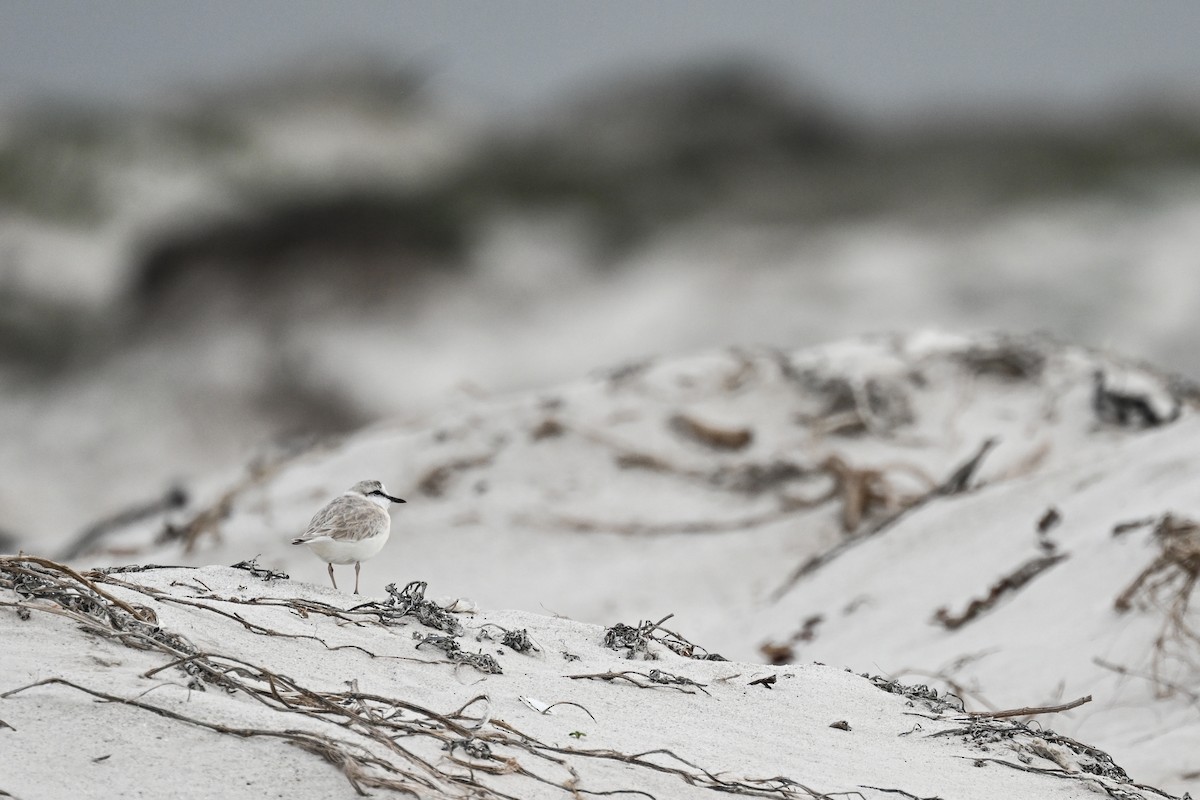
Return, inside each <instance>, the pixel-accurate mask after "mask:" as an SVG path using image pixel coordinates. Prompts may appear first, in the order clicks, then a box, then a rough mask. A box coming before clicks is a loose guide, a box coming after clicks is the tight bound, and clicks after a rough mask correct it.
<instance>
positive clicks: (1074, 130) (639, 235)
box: [457, 64, 1200, 255]
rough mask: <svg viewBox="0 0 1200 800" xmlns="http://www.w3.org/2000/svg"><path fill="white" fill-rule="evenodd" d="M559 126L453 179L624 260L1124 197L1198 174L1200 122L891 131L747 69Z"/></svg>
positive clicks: (1119, 117)
mask: <svg viewBox="0 0 1200 800" xmlns="http://www.w3.org/2000/svg"><path fill="white" fill-rule="evenodd" d="M564 117H565V121H562V120H553V121H551V122H549V123H547V124H544V125H542V126H540V127H537V128H535V129H534V130H532V131H530V132H524V133H522V134H518V135H514V134H501V135H498V136H496V137H493V138H492V139H491V140H490V141H488V142H487V143H485V144H484V146H483V147H481V148H480V150H479V151H478V152H477V153H476V154H475V155H474V157H473V158H472V159H471V160H470V161H469V162H468V163H467V165H466V166H465V167H464V168H463V170H462V171H461V172H460V174H459V175H458V176H457V181H458V184H457V187H458V189H457V190H458V191H459V192H461V193H462V194H463V196H464V197H465V198H467V199H468V200H469V202H472V203H476V204H479V205H481V206H482V207H485V208H504V207H515V208H525V209H529V210H538V209H546V208H555V207H562V206H563V205H566V206H569V207H573V208H575V209H577V210H580V211H582V212H584V213H585V214H586V215H587V216H588V217H589V218H590V219H591V220H592V221H593V222H594V223H595V224H596V226H597V228H598V230H599V231H600V232H601V237H602V240H603V241H604V242H605V244H606V245H608V246H609V247H610V248H612V250H613V251H615V254H618V255H619V253H620V252H621V251H623V250H625V249H627V248H629V247H633V246H636V245H637V244H639V243H640V242H642V241H644V240H645V239H646V238H648V237H650V236H653V235H654V234H655V233H656V232H657V231H659V230H660V229H661V228H663V227H664V226H670V225H673V224H677V223H686V222H688V221H690V220H695V219H708V218H721V219H729V220H742V221H749V222H759V223H768V224H785V225H787V224H820V223H824V222H829V221H832V220H836V219H842V218H846V217H862V216H875V215H883V214H926V215H928V214H935V215H964V214H969V213H980V212H986V211H988V210H992V209H994V208H996V207H997V206H1000V205H1005V204H1014V203H1019V202H1023V201H1028V200H1035V199H1058V198H1066V197H1072V196H1077V195H1082V194H1105V193H1112V194H1116V195H1126V194H1128V193H1130V192H1137V191H1139V190H1141V189H1143V188H1145V186H1146V184H1147V183H1149V182H1150V181H1152V180H1155V179H1158V178H1160V177H1162V176H1163V175H1166V174H1178V175H1182V174H1186V173H1189V172H1190V173H1193V174H1194V173H1196V172H1197V171H1198V170H1200V118H1198V117H1197V116H1195V115H1193V116H1190V117H1189V116H1187V115H1185V114H1181V113H1173V112H1171V111H1169V110H1164V109H1159V108H1154V107H1148V108H1136V109H1128V110H1125V111H1122V112H1121V113H1119V114H1114V115H1113V116H1112V117H1110V118H1109V119H1106V120H1100V121H1098V122H1097V123H1095V124H1091V123H1089V124H1087V125H1082V124H1081V125H1079V126H1078V127H1067V126H1065V125H1062V124H1054V123H1051V122H1039V121H1037V120H1020V119H1014V120H1013V121H1012V122H1010V123H1007V124H1002V125H997V124H994V123H982V122H981V123H976V124H971V123H968V122H964V121H956V122H948V121H946V120H939V119H931V120H929V121H928V122H927V123H925V124H923V125H919V126H916V127H915V129H913V130H909V131H907V132H903V133H886V132H879V131H872V130H868V129H866V128H863V127H859V126H856V125H854V124H852V123H850V122H848V121H847V120H844V119H842V118H840V117H839V116H838V115H837V114H836V113H834V112H833V111H832V110H831V109H829V108H828V107H826V106H825V105H823V104H821V103H820V102H818V101H816V100H814V99H813V98H811V97H807V96H804V95H800V94H797V93H795V92H794V91H792V90H791V89H790V88H789V87H788V86H787V84H785V83H784V82H782V81H781V80H779V79H777V78H776V77H774V76H773V75H771V74H770V73H767V72H763V71H761V70H758V69H756V68H753V67H747V66H744V65H736V64H735V65H726V66H725V67H722V68H704V69H699V70H692V71H687V70H685V71H682V72H679V73H676V74H675V75H673V76H670V77H669V78H667V79H658V80H650V81H647V82H646V83H644V84H641V85H638V86H635V87H632V88H627V89H624V90H621V91H610V92H601V93H598V94H597V95H596V96H595V97H593V98H591V99H585V100H584V101H582V102H580V103H578V104H577V105H575V106H574V107H573V108H572V109H570V110H569V111H568V112H565V113H564Z"/></svg>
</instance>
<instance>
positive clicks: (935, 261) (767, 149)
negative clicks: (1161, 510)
mask: <svg viewBox="0 0 1200 800" xmlns="http://www.w3.org/2000/svg"><path fill="white" fill-rule="evenodd" d="M0 9H2V11H0V17H2V24H0V441H3V446H2V447H0V528H2V529H3V530H4V533H2V534H0V535H4V536H6V537H7V538H8V544H9V545H12V544H13V543H16V544H19V545H20V546H22V547H25V548H26V549H32V550H41V549H43V548H48V549H49V548H53V547H56V546H59V545H60V544H62V543H63V542H65V541H67V540H69V539H71V538H73V537H74V536H75V535H76V534H77V533H78V532H79V530H80V529H81V528H83V527H84V526H85V525H86V524H87V523H89V522H91V521H93V520H95V519H96V518H98V517H102V516H104V515H107V514H112V513H116V512H118V511H121V510H122V509H125V508H127V507H129V506H130V505H132V504H137V503H142V502H147V501H153V500H154V499H155V498H158V497H162V496H164V495H165V494H166V493H167V492H168V491H169V490H170V489H171V488H172V487H175V486H185V487H186V486H187V485H188V484H189V482H191V481H195V480H197V479H199V478H201V477H202V476H206V475H210V474H212V473H213V472H214V471H217V470H220V469H225V468H230V467H233V466H235V465H238V464H240V463H243V461H244V460H245V459H246V458H248V457H249V456H251V455H252V454H254V453H261V452H263V451H264V449H267V448H271V447H289V446H294V445H295V443H297V442H306V441H311V439H312V438H313V437H320V436H328V435H335V434H338V433H342V432H345V431H349V430H353V429H356V428H358V427H361V426H363V425H368V424H371V423H374V422H377V421H381V420H386V419H397V418H400V419H411V418H417V417H419V416H420V415H422V414H424V413H427V412H429V411H431V410H433V409H436V408H438V407H440V406H442V405H444V404H446V403H452V402H455V401H456V400H459V399H462V398H469V397H472V396H476V395H478V394H481V393H497V392H506V391H512V390H519V389H524V388H536V387H539V386H545V385H548V384H550V383H552V382H558V381H564V380H569V379H571V378H574V377H578V376H582V375H585V374H588V373H590V372H593V371H595V370H597V369H601V368H605V367H610V366H613V365H614V364H619V363H621V362H627V361H630V360H636V359H640V358H644V357H647V356H652V355H656V354H661V353H677V352H683V351H690V350H696V349H700V348H706V347H719V346H725V345H731V344H759V343H762V344H771V345H779V346H787V347H794V346H800V345H804V344H809V343H816V342H821V341H826V340H830V339H836V338H840V337H844V336H849V335H855V334H860V333H866V332H873V331H880V330H893V329H899V330H908V329H913V328H920V327H926V326H940V327H947V328H952V329H965V330H979V329H1004V330H1010V331H1016V332H1021V331H1034V330H1041V331H1048V332H1050V333H1052V334H1054V335H1056V336H1059V337H1062V338H1064V339H1070V340H1074V341H1078V342H1081V343H1084V344H1090V345H1095V346H1102V347H1112V348H1115V349H1118V350H1120V351H1123V352H1125V353H1127V354H1131V355H1134V356H1137V357H1141V358H1145V359H1148V360H1153V361H1155V362H1158V363H1159V364H1160V365H1162V366H1165V367H1167V368H1169V369H1173V370H1178V371H1181V372H1184V373H1187V374H1190V375H1192V376H1196V375H1200V355H1198V354H1197V350H1196V348H1195V347H1194V342H1195V341H1196V340H1197V335H1198V334H1200V322H1198V320H1200V313H1198V312H1200V83H1198V80H1200V79H1198V77H1197V76H1200V48H1196V47H1195V32H1196V31H1197V30H1200V6H1196V5H1194V4H1190V3H1183V2H1159V3H1154V4H1132V3H1123V2H1117V1H1116V0H1104V1H1103V2H1063V3H1055V4H1053V5H1050V6H1047V5H1045V4H1043V3H1036V2H1026V1H1024V0H1022V1H1020V2H1011V3H1006V4H1003V5H992V4H983V3H960V2H949V1H945V2H940V1H939V2H917V3H906V4H879V3H866V2H848V3H829V4H815V3H812V4H810V3H777V2H761V3H755V4H753V5H750V6H745V5H743V4H735V3H717V2H692V1H689V2H680V1H674V0H673V1H672V2H660V3H655V4H653V5H652V6H646V5H645V4H642V3H634V2H607V3H602V4H589V5H585V4H576V3H572V4H559V3H555V2H550V0H536V1H535V0H526V1H525V2H514V3H503V4H494V3H486V2H465V3H453V4H451V3H440V2H438V3H435V2H405V3H390V2H389V3H384V2H356V3H352V4H331V3H316V2H291V1H289V0H260V1H259V2H256V3H252V4H242V3H233V2H210V3H203V4H199V3H183V2H158V3H152V4H147V3H118V2H104V3H82V4H81V3H72V2H60V1H59V0H44V1H43V2H38V3H18V2H5V3H3V4H2V5H0ZM3 545H4V543H3V542H0V550H3V549H5V548H4V546H3Z"/></svg>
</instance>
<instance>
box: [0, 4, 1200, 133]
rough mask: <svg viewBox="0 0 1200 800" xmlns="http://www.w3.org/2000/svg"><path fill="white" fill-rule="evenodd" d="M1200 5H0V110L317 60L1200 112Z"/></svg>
mask: <svg viewBox="0 0 1200 800" xmlns="http://www.w3.org/2000/svg"><path fill="white" fill-rule="evenodd" d="M1198 42H1200V3H1198V2H1192V1H1188V2H1177V1H1175V0H1154V1H1153V2H1140V1H1138V0H1002V1H995V2H977V1H976V0H924V1H919V0H914V1H913V2H898V1H895V2H894V1H893V0H877V1H876V2H867V1H866V0H829V2H821V3H816V2H801V1H800V0H753V2H746V1H745V0H743V1H742V2H712V1H711V0H598V1H597V2H591V3H584V2H579V1H578V0H465V1H464V2H451V1H450V0H410V1H409V2H399V1H397V0H392V1H391V2H384V0H344V1H343V2H333V1H332V0H330V1H329V2H317V1H316V0H189V1H187V2H185V1H184V0H121V1H120V2H118V1H115V0H0V102H7V101H12V100H14V99H19V98H25V97H29V96H39V95H50V96H64V95H65V96H71V97H85V98H90V99H92V100H98V101H101V102H105V101H112V100H119V101H127V100H137V99H139V98H142V97H146V96H148V95H149V96H152V95H154V94H156V93H163V92H166V91H168V90H169V89H170V88H171V87H173V86H179V85H195V84H197V83H199V84H210V83H213V82H222V81H226V80H235V79H236V78H237V77H238V76H239V75H244V74H246V73H247V72H248V71H254V70H259V69H267V68H271V67H281V66H285V65H287V64H290V63H295V62H296V61H298V60H301V59H303V58H304V57H305V55H306V54H311V53H314V52H319V53H324V54H336V53H337V52H338V51H339V50H342V49H351V48H359V49H367V50H370V51H372V52H376V53H381V54H385V55H389V56H391V57H394V58H395V59H396V60H397V61H401V62H403V61H409V60H414V61H416V62H417V63H424V64H427V65H429V66H430V67H432V68H433V85H434V86H435V87H436V88H437V89H438V90H439V91H441V92H442V93H443V94H445V95H447V96H449V97H452V98H453V97H456V98H459V99H463V100H466V101H467V102H471V103H477V104H480V105H482V107H483V108H484V109H486V110H489V111H503V110H510V111H511V110H517V111H520V110H526V109H530V108H536V107H537V106H538V105H540V104H543V103H546V102H548V101H551V100H555V99H559V98H561V97H562V96H563V95H564V94H567V93H569V91H570V90H571V89H572V88H573V87H577V86H579V85H582V84H587V83H588V82H590V81H594V80H597V79H600V78H602V77H603V76H604V75H606V74H608V75H611V74H613V73H614V72H616V71H619V70H628V69H631V68H636V67H639V66H653V65H661V64H669V63H673V62H677V61H680V60H683V59H702V58H705V57H715V56H728V55H751V56H759V57H762V58H764V59H767V60H770V61H774V62H777V63H779V64H780V65H781V66H782V67H783V68H784V69H785V70H790V71H792V72H794V74H795V75H796V76H797V77H799V78H801V79H803V80H804V81H805V83H806V84H808V85H809V86H811V87H813V88H815V89H818V90H819V91H821V92H823V93H824V94H825V95H827V96H828V97H829V98H830V99H832V100H834V101H837V102H840V103H842V104H843V105H844V106H845V107H847V108H848V109H850V110H852V111H856V112H862V113H866V114H869V115H871V116H874V117H880V118H887V117H890V116H893V115H896V114H903V113H905V112H911V111H912V109H914V108H922V109H929V108H931V107H934V108H963V107H965V108H968V109H979V108H986V107H992V106H996V105H1001V106H1008V105H1014V104H1024V103H1034V104H1037V105H1038V106H1041V107H1043V108H1051V109H1054V108H1059V109H1064V110H1074V109H1077V108H1088V107H1092V108H1094V107H1097V106H1100V105H1102V104H1103V103H1104V101H1105V100H1106V99H1111V98H1112V97H1114V96H1120V95H1128V94H1130V93H1135V92H1143V93H1147V92H1148V93H1163V92H1167V93H1180V94H1191V96H1193V97H1197V96H1198V94H1200V93H1198V92H1197V88H1196V87H1197V83H1198V81H1200V44H1198Z"/></svg>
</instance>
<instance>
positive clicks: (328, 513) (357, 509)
mask: <svg viewBox="0 0 1200 800" xmlns="http://www.w3.org/2000/svg"><path fill="white" fill-rule="evenodd" d="M389 524H390V519H389V518H388V513H387V512H386V511H384V510H383V509H382V508H380V507H379V506H377V505H375V504H374V503H372V502H371V501H370V500H367V499H365V498H360V497H339V498H338V499H336V500H334V501H333V502H332V503H330V504H329V505H327V506H325V507H324V508H322V509H321V510H320V511H318V512H317V513H316V515H315V516H314V517H313V518H312V521H311V522H309V523H308V530H306V531H305V532H304V535H303V536H301V537H300V538H301V539H315V538H316V537H318V536H329V537H330V538H333V539H339V540H341V541H348V542H357V541H360V540H362V539H370V538H371V537H372V536H375V535H377V534H379V533H382V532H383V530H384V529H385V528H387V527H388V525H389Z"/></svg>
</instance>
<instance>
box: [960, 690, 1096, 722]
mask: <svg viewBox="0 0 1200 800" xmlns="http://www.w3.org/2000/svg"><path fill="white" fill-rule="evenodd" d="M1090 702H1092V696H1091V695H1090V694H1089V695H1085V696H1084V697H1080V698H1078V699H1076V700H1072V701H1071V702H1069V703H1062V704H1061V705H1057V706H1026V707H1025V708H1010V709H1008V710H1006V711H968V712H966V714H967V716H968V717H988V718H990V719H1001V718H1003V717H1032V716H1035V715H1037V714H1057V713H1058V712H1060V711H1070V710H1071V709H1072V708H1079V707H1080V706H1081V705H1083V704H1084V703H1090Z"/></svg>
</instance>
